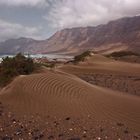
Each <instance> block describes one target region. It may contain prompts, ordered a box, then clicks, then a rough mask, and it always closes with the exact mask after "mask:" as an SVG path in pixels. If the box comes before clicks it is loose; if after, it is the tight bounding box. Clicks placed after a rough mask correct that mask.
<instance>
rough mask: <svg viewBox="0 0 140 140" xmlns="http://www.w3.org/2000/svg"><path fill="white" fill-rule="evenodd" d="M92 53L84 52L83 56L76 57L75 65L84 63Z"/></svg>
mask: <svg viewBox="0 0 140 140" xmlns="http://www.w3.org/2000/svg"><path fill="white" fill-rule="evenodd" d="M91 53H92V52H91V51H86V52H83V53H82V54H80V55H77V56H75V57H74V61H73V62H74V63H78V62H82V61H84V60H85V58H86V57H88V56H90V55H91Z"/></svg>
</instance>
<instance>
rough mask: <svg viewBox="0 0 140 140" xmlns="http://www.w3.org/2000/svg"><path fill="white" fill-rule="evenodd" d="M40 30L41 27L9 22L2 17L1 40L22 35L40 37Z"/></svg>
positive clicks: (0, 26) (0, 24) (0, 21)
mask: <svg viewBox="0 0 140 140" xmlns="http://www.w3.org/2000/svg"><path fill="white" fill-rule="evenodd" d="M40 30H41V29H40V27H38V28H36V27H28V26H23V25H20V24H16V23H9V22H7V21H4V20H1V19H0V31H1V33H0V41H4V40H6V39H11V38H18V37H22V36H24V37H33V38H36V39H40V38H41V36H40Z"/></svg>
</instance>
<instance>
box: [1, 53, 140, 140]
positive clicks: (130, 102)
mask: <svg viewBox="0 0 140 140" xmlns="http://www.w3.org/2000/svg"><path fill="white" fill-rule="evenodd" d="M97 74H101V76H99V77H104V75H106V76H107V78H105V79H109V77H108V75H112V76H116V77H117V78H118V77H122V76H124V79H127V78H128V76H129V77H131V78H132V77H133V78H134V79H135V78H137V80H136V79H135V80H134V81H136V82H137V84H136V85H137V86H133V88H134V89H135V90H136V93H137V94H136V95H137V96H134V95H132V94H134V93H132V94H131V92H130V90H129V92H128V93H127V94H124V93H123V92H122V90H119V89H122V88H117V87H115V89H109V88H110V87H111V86H110V87H109V88H106V87H107V86H106V85H108V84H107V83H106V84H104V85H99V84H96V83H94V82H93V83H91V82H89V81H88V80H86V79H85V77H84V78H82V76H83V75H86V76H87V75H88V76H89V75H97ZM139 76H140V65H139V64H130V63H125V62H118V61H117V62H116V61H114V60H110V59H108V58H104V57H102V56H99V55H95V56H93V57H92V58H89V59H87V60H86V61H85V62H83V63H80V64H78V65H72V64H68V65H65V66H62V67H60V68H57V69H55V70H47V69H45V70H44V71H43V72H41V73H38V74H32V75H29V76H19V77H17V78H16V79H15V80H14V81H13V82H12V83H11V84H10V85H8V86H7V87H6V88H4V89H2V90H1V92H0V139H2V140H11V139H15V140H16V139H17V140H24V139H25V140H28V139H31V140H32V139H33V140H40V139H44V140H47V139H48V140H50V139H51V140H52V139H54V140H83V139H86V140H94V139H95V140H102V139H103V140H106V139H108V140H135V139H140V109H139V108H140V97H139V94H138V91H139V86H140V82H139ZM79 77H80V78H79ZM89 77H91V76H89ZM126 77H127V78H126ZM81 78H82V79H81ZM88 79H89V78H88ZM96 79H97V77H96ZM90 81H91V79H90ZM94 81H95V80H94ZM96 81H99V80H96ZM101 81H103V80H101ZM114 81H115V82H116V84H118V81H116V79H115V80H112V82H114ZM128 81H129V80H126V81H124V83H126V85H128V86H131V85H132V83H133V81H129V82H128ZM112 82H111V83H112ZM98 83H99V82H98ZM128 83H129V84H128ZM118 85H119V84H118ZM122 85H123V84H122ZM123 88H125V86H124V87H123ZM120 91H121V92H120ZM124 92H125V90H124Z"/></svg>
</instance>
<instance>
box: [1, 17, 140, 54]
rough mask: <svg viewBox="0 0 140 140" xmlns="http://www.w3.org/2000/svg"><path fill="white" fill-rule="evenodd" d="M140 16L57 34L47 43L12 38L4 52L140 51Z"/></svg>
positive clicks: (2, 48) (5, 43)
mask: <svg viewBox="0 0 140 140" xmlns="http://www.w3.org/2000/svg"><path fill="white" fill-rule="evenodd" d="M139 46H140V16H135V17H131V18H122V19H119V20H115V21H111V22H109V23H108V24H105V25H99V26H97V27H81V28H80V27H79V28H71V29H64V30H61V31H58V32H56V33H55V34H54V35H53V36H52V37H50V38H49V39H47V40H42V41H36V40H33V39H29V38H19V39H10V40H7V41H5V42H2V43H0V53H1V54H5V53H11V54H16V53H18V52H24V53H27V52H28V53H32V54H38V53H60V52H61V53H65V54H77V53H81V52H83V51H86V50H89V49H92V50H96V51H100V52H101V53H104V52H107V53H110V52H113V51H120V50H130V51H134V52H138V51H140V47H139Z"/></svg>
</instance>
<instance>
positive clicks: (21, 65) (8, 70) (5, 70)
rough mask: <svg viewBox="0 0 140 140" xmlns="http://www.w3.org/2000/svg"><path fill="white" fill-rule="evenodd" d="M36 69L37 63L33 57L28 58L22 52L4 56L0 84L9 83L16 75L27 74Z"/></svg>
mask: <svg viewBox="0 0 140 140" xmlns="http://www.w3.org/2000/svg"><path fill="white" fill-rule="evenodd" d="M34 70H35V64H34V62H33V60H32V59H31V58H26V57H25V56H24V55H22V54H21V53H19V54H17V55H16V56H15V57H13V58H10V57H6V58H3V61H2V63H1V64H0V86H5V85H6V84H8V83H9V82H10V81H11V80H12V79H13V78H14V77H15V76H18V75H27V74H30V73H32V72H33V71H34Z"/></svg>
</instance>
